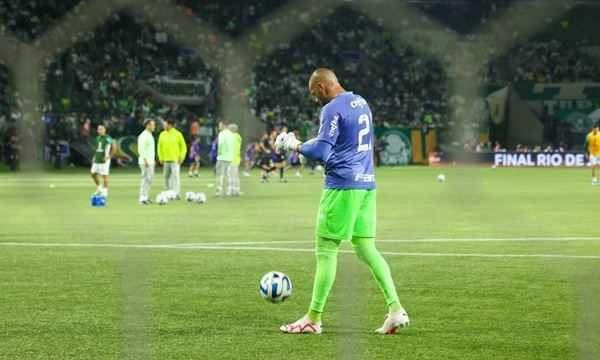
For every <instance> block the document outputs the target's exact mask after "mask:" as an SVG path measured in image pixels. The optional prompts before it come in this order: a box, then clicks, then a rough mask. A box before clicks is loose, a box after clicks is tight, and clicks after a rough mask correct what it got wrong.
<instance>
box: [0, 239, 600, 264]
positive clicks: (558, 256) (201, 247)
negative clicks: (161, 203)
mask: <svg viewBox="0 0 600 360" xmlns="http://www.w3.org/2000/svg"><path fill="white" fill-rule="evenodd" d="M0 246H24V247H76V248H129V249H176V250H226V251H232V250H234V251H273V252H304V253H312V252H314V249H305V248H285V247H267V246H223V245H210V244H206V245H196V246H174V245H135V244H131V245H129V244H78V243H65V244H60V243H54V244H53V243H0ZM340 253H343V254H353V253H354V252H353V251H352V250H340ZM382 254H383V255H390V256H418V257H462V258H468V257H471V258H476V257H480V258H481V257H482V258H547V259H575V260H600V255H566V254H486V253H439V252H431V253H429V252H396V251H382Z"/></svg>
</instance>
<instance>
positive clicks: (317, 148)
mask: <svg viewBox="0 0 600 360" xmlns="http://www.w3.org/2000/svg"><path fill="white" fill-rule="evenodd" d="M332 147H333V146H332V145H331V144H330V143H328V142H326V141H323V140H320V139H318V138H316V139H312V140H310V141H307V142H305V143H304V144H300V145H299V146H298V147H297V150H296V151H298V152H299V153H300V154H302V155H304V156H306V157H307V158H309V159H312V160H316V161H323V162H327V159H329V155H330V154H331V148H332Z"/></svg>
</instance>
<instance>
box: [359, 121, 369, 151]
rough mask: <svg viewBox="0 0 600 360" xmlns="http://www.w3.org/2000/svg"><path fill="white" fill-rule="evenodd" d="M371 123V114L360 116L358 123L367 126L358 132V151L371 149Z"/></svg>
mask: <svg viewBox="0 0 600 360" xmlns="http://www.w3.org/2000/svg"><path fill="white" fill-rule="evenodd" d="M370 123H371V121H370V119H369V115H367V114H362V115H361V116H359V117H358V124H359V125H362V124H365V127H364V128H362V129H360V131H359V132H358V150H357V152H361V151H369V150H371V137H370V136H368V135H369V132H370V131H371V126H370Z"/></svg>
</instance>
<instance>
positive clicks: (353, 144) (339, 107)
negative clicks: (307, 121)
mask: <svg viewBox="0 0 600 360" xmlns="http://www.w3.org/2000/svg"><path fill="white" fill-rule="evenodd" d="M320 123H321V126H320V128H319V135H318V136H317V140H320V141H324V142H327V143H329V144H331V146H332V149H331V153H330V155H329V158H328V159H327V161H326V163H325V170H326V179H325V187H326V188H329V189H375V168H374V166H373V142H374V141H373V139H374V137H373V131H374V129H373V115H372V114H371V109H370V108H369V105H368V104H367V101H366V100H365V99H363V98H362V97H361V96H359V95H355V94H353V93H352V92H343V93H341V94H339V95H338V96H336V97H335V98H334V99H332V100H331V101H330V102H329V103H328V104H327V105H325V106H324V107H323V109H321V116H320Z"/></svg>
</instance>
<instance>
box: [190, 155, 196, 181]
mask: <svg viewBox="0 0 600 360" xmlns="http://www.w3.org/2000/svg"><path fill="white" fill-rule="evenodd" d="M195 170H196V161H195V160H194V159H192V163H191V164H190V168H189V169H188V177H194V173H195Z"/></svg>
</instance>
